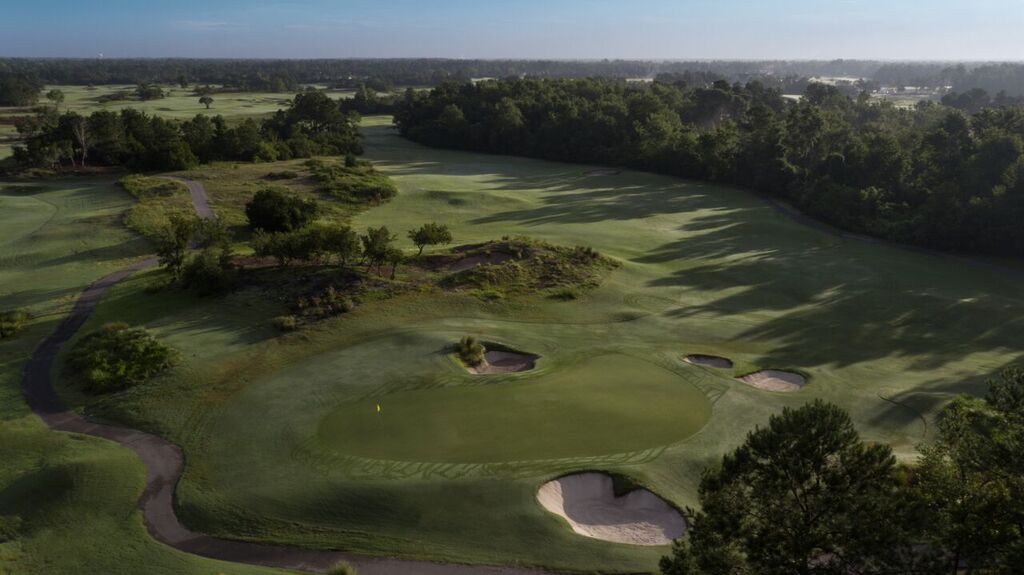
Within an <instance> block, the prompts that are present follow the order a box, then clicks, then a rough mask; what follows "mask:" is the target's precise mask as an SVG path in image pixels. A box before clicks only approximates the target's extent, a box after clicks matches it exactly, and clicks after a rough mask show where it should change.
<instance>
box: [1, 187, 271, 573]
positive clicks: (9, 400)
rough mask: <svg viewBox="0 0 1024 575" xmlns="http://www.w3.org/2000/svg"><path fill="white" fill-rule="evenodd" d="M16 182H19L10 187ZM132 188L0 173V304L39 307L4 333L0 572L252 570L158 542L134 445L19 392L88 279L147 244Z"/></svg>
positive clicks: (111, 268)
mask: <svg viewBox="0 0 1024 575" xmlns="http://www.w3.org/2000/svg"><path fill="white" fill-rule="evenodd" d="M18 189H20V191H17V190H18ZM130 206H131V198H130V197H129V196H128V194H126V193H125V192H123V191H122V190H120V189H119V188H118V187H117V186H116V185H115V184H114V183H113V182H112V181H110V180H66V181H52V182H43V183H39V184H37V185H36V187H35V188H34V189H32V190H31V191H30V190H28V189H26V188H23V187H22V188H16V189H15V191H12V189H11V187H9V186H6V185H5V184H3V183H0V229H3V230H4V236H3V238H0V250H2V251H0V253H2V259H0V309H12V308H22V309H26V310H30V311H31V312H32V313H33V314H34V315H35V319H34V320H33V321H32V323H31V324H30V325H29V327H28V328H27V329H26V331H24V332H22V333H21V334H19V335H18V336H17V337H16V338H13V339H8V340H3V341H0V461H2V462H3V464H2V465H0V572H2V573H10V574H12V575H13V574H22V573H40V574H42V573H46V574H47V575H50V574H60V573H110V574H115V573H123V574H126V575H127V574H135V573H141V572H146V573H164V574H167V575H170V574H179V573H189V574H196V575H199V574H211V575H212V574H214V573H238V574H241V573H257V572H267V573H269V572H270V571H260V570H256V569H251V568H245V569H240V568H236V567H234V566H232V565H228V564H223V563H220V562H215V561H208V560H200V559H196V558H194V557H191V556H189V555H185V554H183V553H178V552H176V551H173V550H170V549H168V548H166V547H164V546H162V545H160V544H157V543H155V542H153V541H152V540H151V539H150V538H149V536H148V535H147V534H146V533H145V529H144V527H143V525H142V517H141V514H139V513H138V511H137V510H136V507H135V501H136V498H137V497H138V495H139V493H140V492H141V491H142V486H143V480H144V476H145V471H144V469H143V468H142V464H141V463H140V462H139V461H138V460H137V459H136V458H135V456H134V454H132V453H131V452H130V451H128V450H126V449H124V448H121V447H118V446H116V445H114V444H111V443H109V442H105V441H102V440H99V439H94V438H89V437H82V436H75V435H68V434H63V433H55V432H52V431H50V430H48V429H47V428H46V427H44V426H43V424H42V423H41V422H40V421H39V420H38V419H37V418H36V417H35V416H34V415H32V414H31V413H30V412H29V411H28V409H27V407H26V406H25V404H24V402H23V401H22V399H21V370H22V365H23V364H24V362H25V360H26V359H27V357H28V355H29V354H30V353H31V352H32V350H33V349H34V348H35V346H36V345H37V344H38V343H39V342H40V341H41V340H42V339H43V338H45V337H46V336H47V335H48V334H49V333H50V332H51V331H53V329H55V327H56V324H57V322H59V321H60V319H61V318H62V317H63V315H64V314H65V313H66V312H67V311H68V310H69V309H70V305H71V303H72V302H73V301H74V298H75V296H76V294H77V293H78V291H79V290H81V289H82V288H83V287H85V286H86V285H87V284H88V283H89V282H91V281H93V280H95V279H98V278H99V277H101V276H103V275H104V274H106V273H109V272H111V271H114V270H115V269H117V268H119V267H121V266H122V265H124V264H125V263H126V262H127V261H130V260H131V259H133V258H135V257H137V256H139V255H141V254H144V253H146V252H148V251H149V248H148V246H147V244H146V243H145V242H144V241H142V240H140V239H138V238H137V237H136V236H134V235H132V234H130V233H129V232H127V231H126V230H125V229H124V228H123V226H121V225H120V219H121V216H122V214H123V212H124V211H125V210H126V209H128V208H129V207H130Z"/></svg>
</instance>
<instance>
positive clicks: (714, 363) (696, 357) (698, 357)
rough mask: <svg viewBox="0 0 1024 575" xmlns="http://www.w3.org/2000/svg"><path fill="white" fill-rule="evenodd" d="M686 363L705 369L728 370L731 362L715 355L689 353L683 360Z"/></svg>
mask: <svg viewBox="0 0 1024 575" xmlns="http://www.w3.org/2000/svg"><path fill="white" fill-rule="evenodd" d="M683 361H685V362H686V363H692V364H693V365H703V366H705V367H717V368H719V369H729V368H731V367H732V360H731V359H729V358H727V357H721V356H717V355H705V354H702V353H691V354H690V355H688V356H686V357H684V358H683Z"/></svg>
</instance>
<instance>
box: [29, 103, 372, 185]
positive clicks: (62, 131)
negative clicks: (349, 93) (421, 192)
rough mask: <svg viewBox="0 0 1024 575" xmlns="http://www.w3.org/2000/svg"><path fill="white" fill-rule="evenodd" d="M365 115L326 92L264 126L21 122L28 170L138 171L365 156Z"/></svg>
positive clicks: (90, 119) (97, 115) (112, 118)
mask: <svg viewBox="0 0 1024 575" xmlns="http://www.w3.org/2000/svg"><path fill="white" fill-rule="evenodd" d="M357 124H358V116H357V115H356V114H354V113H348V112H344V111H343V110H342V108H341V105H340V104H339V103H338V102H337V101H335V100H333V99H331V98H330V97H329V96H327V94H326V93H324V92H323V91H321V90H315V89H307V90H304V91H302V92H299V93H298V94H296V95H295V98H294V99H293V100H292V101H291V104H290V105H289V107H288V108H287V109H285V110H278V111H277V112H276V113H275V114H274V115H273V116H271V117H269V118H267V119H264V120H261V121H257V120H254V119H251V118H249V119H245V120H243V121H242V122H240V123H238V124H236V125H229V124H228V122H227V121H226V120H225V119H224V118H223V117H222V116H219V115H218V116H214V117H212V118H211V117H209V116H206V115H202V114H200V115H197V116H195V117H194V118H192V119H191V120H186V121H183V122H179V121H175V120H167V119H164V118H161V117H159V116H150V115H147V114H145V113H144V112H140V111H137V110H132V109H123V110H121V111H120V112H113V111H106V110H101V111H97V112H93V113H92V114H90V115H88V116H82V115H79V114H78V113H76V112H65V113H63V114H62V113H59V112H58V111H57V109H56V106H55V107H53V108H49V107H43V108H39V109H38V110H37V113H36V114H35V115H32V116H28V117H24V118H20V119H19V120H18V121H17V124H16V125H17V129H18V132H19V134H20V135H21V136H22V138H23V140H24V141H23V143H22V144H21V145H18V146H16V147H15V148H14V158H15V160H16V161H18V163H19V164H21V165H23V166H44V167H50V166H59V165H61V164H63V163H64V162H68V163H70V164H71V165H72V166H74V165H76V164H77V165H82V166H84V165H85V164H86V162H87V161H89V162H94V163H99V164H105V165H124V166H128V167H130V168H132V169H134V170H142V171H151V170H181V169H187V168H190V167H193V166H195V165H196V164H199V163H205V162H211V161H215V160H241V161H275V160H287V159H291V158H306V157H311V156H315V155H346V154H360V153H362V146H361V143H360V141H361V140H360V135H359V131H358V125H357Z"/></svg>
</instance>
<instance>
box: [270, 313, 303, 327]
mask: <svg viewBox="0 0 1024 575" xmlns="http://www.w3.org/2000/svg"><path fill="white" fill-rule="evenodd" d="M272 323H273V324H274V327H276V328H277V329H279V330H281V331H295V330H296V329H298V327H299V322H298V320H296V319H295V316H293V315H279V316H277V317H275V318H274V319H273V320H272Z"/></svg>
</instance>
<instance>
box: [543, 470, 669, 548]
mask: <svg viewBox="0 0 1024 575" xmlns="http://www.w3.org/2000/svg"><path fill="white" fill-rule="evenodd" d="M537 501H538V502H539V503H540V504H541V505H542V506H543V507H544V509H547V510H548V511H550V512H551V513H554V514H556V515H559V516H561V517H562V518H564V519H565V520H566V521H568V522H569V525H570V526H571V527H572V530H573V531H575V532H576V533H579V534H580V535H585V536H587V537H593V538H594V539H603V540H604V541H612V542H614V543H629V544H631V545H668V544H669V543H671V542H672V540H673V539H677V538H679V537H680V536H682V534H683V532H684V531H686V521H685V520H684V519H683V516H682V515H680V513H679V512H678V511H677V510H676V509H674V508H673V507H672V506H671V505H669V504H668V503H666V502H665V500H664V499H662V498H660V497H658V496H657V495H655V494H653V493H651V492H650V491H648V490H646V489H636V490H634V491H631V492H629V493H627V494H626V495H623V496H622V497H616V496H615V492H614V489H613V485H612V478H611V477H610V476H608V475H605V474H604V473H577V474H575V475H566V476H565V477H560V478H558V479H555V480H553V481H549V482H547V483H545V484H544V485H541V486H540V489H539V490H538V491H537Z"/></svg>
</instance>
